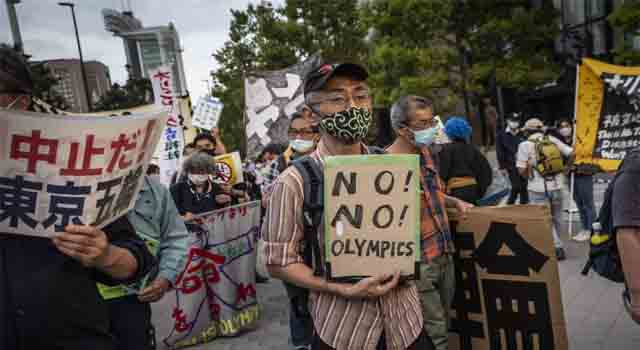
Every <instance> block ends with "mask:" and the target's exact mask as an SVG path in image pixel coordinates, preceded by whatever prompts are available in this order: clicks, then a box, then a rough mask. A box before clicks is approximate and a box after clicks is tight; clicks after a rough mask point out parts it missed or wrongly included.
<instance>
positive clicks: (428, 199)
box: [420, 148, 455, 263]
mask: <svg viewBox="0 0 640 350" xmlns="http://www.w3.org/2000/svg"><path fill="white" fill-rule="evenodd" d="M420 168H421V172H422V176H421V178H420V185H421V187H422V194H423V196H422V218H421V223H420V229H421V232H422V239H421V245H422V259H423V262H425V263H429V262H431V261H433V259H435V258H437V257H439V256H441V255H444V254H445V253H453V252H454V250H455V248H454V245H453V238H452V236H451V230H450V228H449V219H448V218H447V211H446V206H445V187H444V183H443V182H442V179H440V176H439V175H438V170H437V169H436V166H435V163H434V161H433V156H432V155H431V152H430V151H429V150H428V149H427V148H423V149H422V150H421V155H420Z"/></svg>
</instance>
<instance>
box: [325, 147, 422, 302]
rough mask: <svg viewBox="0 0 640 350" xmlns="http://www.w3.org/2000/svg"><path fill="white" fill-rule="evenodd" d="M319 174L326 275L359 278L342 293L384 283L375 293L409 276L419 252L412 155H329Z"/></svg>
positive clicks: (341, 279) (340, 279)
mask: <svg viewBox="0 0 640 350" xmlns="http://www.w3.org/2000/svg"><path fill="white" fill-rule="evenodd" d="M324 174H325V194H324V199H325V223H326V225H325V257H326V270H327V277H328V278H329V279H330V280H333V281H338V282H344V281H357V280H360V279H363V280H362V281H361V282H359V283H358V284H355V285H353V286H351V287H349V288H346V289H345V290H344V292H345V293H343V294H345V295H346V296H349V294H350V293H355V294H356V295H360V294H361V293H366V292H365V291H366V290H367V286H369V285H371V284H379V283H385V284H384V285H383V286H382V287H380V288H377V287H376V288H375V289H374V291H373V293H374V295H373V296H377V295H375V294H377V293H376V292H377V291H379V290H382V291H384V290H386V289H387V285H388V284H393V285H395V284H397V281H398V280H399V277H400V276H402V277H405V278H406V277H409V278H413V277H414V276H415V274H416V264H417V263H419V262H420V256H421V254H420V240H419V221H418V215H419V212H420V206H419V193H420V192H419V188H418V178H417V174H419V172H418V159H417V157H416V156H390V155H373V156H366V157H362V156H356V157H351V156H342V157H329V158H327V159H326V164H325V173H324ZM371 276H374V277H371ZM368 277H369V278H368ZM391 288H392V287H391ZM391 288H389V289H391ZM354 291H355V292H354Z"/></svg>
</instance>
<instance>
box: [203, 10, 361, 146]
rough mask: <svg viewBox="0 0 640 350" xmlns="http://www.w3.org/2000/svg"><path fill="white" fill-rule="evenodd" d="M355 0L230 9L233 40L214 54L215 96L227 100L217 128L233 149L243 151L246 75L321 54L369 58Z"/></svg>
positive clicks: (336, 57) (345, 58)
mask: <svg viewBox="0 0 640 350" xmlns="http://www.w3.org/2000/svg"><path fill="white" fill-rule="evenodd" d="M357 9H358V1H357V0H332V1H317V0H287V1H286V2H285V3H284V4H283V5H282V6H277V7H274V6H273V5H272V4H271V3H270V2H268V1H263V2H260V3H258V4H257V5H254V4H250V5H248V6H247V8H246V9H244V10H232V11H231V14H232V21H231V27H230V33H229V40H227V42H225V44H224V46H223V47H222V48H221V49H220V50H218V51H216V52H215V53H214V55H213V56H214V58H215V60H216V61H217V62H218V64H219V68H218V69H217V70H216V71H214V72H212V76H213V79H214V87H213V89H212V90H213V91H212V94H213V95H214V96H216V97H218V98H219V99H220V100H221V101H222V102H223V103H224V110H223V111H222V115H221V117H220V122H219V127H220V130H221V133H222V138H223V141H224V142H225V145H227V149H229V150H236V149H237V150H241V152H243V153H244V147H245V142H244V140H245V134H244V124H243V120H244V118H243V116H244V76H245V74H246V73H249V72H253V71H259V70H276V69H282V68H285V67H288V66H290V65H293V64H295V63H296V62H299V61H301V60H304V59H305V58H307V57H309V56H310V55H312V54H314V53H316V52H320V53H321V54H322V56H323V57H325V58H326V59H327V60H330V61H357V62H363V61H364V60H365V54H366V47H365V45H364V41H363V38H364V36H365V31H364V29H363V27H362V25H361V22H360V21H359V14H358V11H357Z"/></svg>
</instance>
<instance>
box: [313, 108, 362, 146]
mask: <svg viewBox="0 0 640 350" xmlns="http://www.w3.org/2000/svg"><path fill="white" fill-rule="evenodd" d="M371 119H372V116H371V112H370V111H369V110H368V109H366V108H358V107H352V108H349V109H347V110H345V111H342V112H338V113H335V114H332V115H329V116H327V117H325V118H324V119H322V120H321V121H320V127H321V128H322V129H323V130H324V131H325V132H327V133H328V134H329V135H331V136H333V137H335V138H337V139H340V140H342V141H343V142H344V143H346V144H348V145H352V144H354V143H358V142H360V141H362V140H363V139H364V138H365V137H366V136H367V133H368V132H369V126H370V125H371Z"/></svg>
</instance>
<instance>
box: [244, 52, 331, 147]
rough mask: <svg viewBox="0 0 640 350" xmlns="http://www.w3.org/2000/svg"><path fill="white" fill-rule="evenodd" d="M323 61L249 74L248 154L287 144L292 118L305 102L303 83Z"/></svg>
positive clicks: (314, 58)
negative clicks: (274, 145) (270, 146)
mask: <svg viewBox="0 0 640 350" xmlns="http://www.w3.org/2000/svg"><path fill="white" fill-rule="evenodd" d="M320 62H321V58H320V56H319V55H313V56H311V57H309V58H308V59H307V60H306V61H304V62H302V63H299V64H296V65H293V66H291V67H289V68H286V69H283V70H279V71H269V72H255V73H251V74H248V75H247V76H246V78H245V81H244V91H245V112H246V118H247V120H246V125H245V127H246V135H247V155H248V156H249V157H250V158H254V157H256V156H257V155H258V154H259V153H260V152H261V151H262V149H263V148H264V147H265V146H266V145H267V144H269V143H286V142H287V140H288V138H287V130H288V128H289V118H291V115H293V113H295V112H296V111H297V110H298V108H299V107H300V106H301V105H302V103H303V102H304V95H303V86H302V81H303V79H304V77H305V76H306V75H307V73H308V72H310V71H311V69H313V68H314V67H316V66H318V65H319V64H320Z"/></svg>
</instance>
